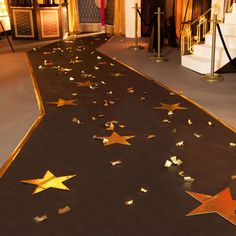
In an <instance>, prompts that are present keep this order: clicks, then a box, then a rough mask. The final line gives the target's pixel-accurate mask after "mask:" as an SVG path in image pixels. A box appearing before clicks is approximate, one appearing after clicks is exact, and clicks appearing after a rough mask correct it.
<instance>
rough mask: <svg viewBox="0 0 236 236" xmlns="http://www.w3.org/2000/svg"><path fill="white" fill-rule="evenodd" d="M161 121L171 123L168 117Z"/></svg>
mask: <svg viewBox="0 0 236 236" xmlns="http://www.w3.org/2000/svg"><path fill="white" fill-rule="evenodd" d="M162 123H168V124H171V121H169V120H168V119H164V120H162Z"/></svg>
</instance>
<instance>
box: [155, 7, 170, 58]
mask: <svg viewBox="0 0 236 236" xmlns="http://www.w3.org/2000/svg"><path fill="white" fill-rule="evenodd" d="M155 14H157V55H155V56H154V57H151V60H153V61H155V62H164V61H167V60H168V59H167V58H166V57H164V56H161V15H162V14H164V13H162V12H161V8H160V7H158V8H157V12H155Z"/></svg>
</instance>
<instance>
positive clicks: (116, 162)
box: [110, 160, 122, 166]
mask: <svg viewBox="0 0 236 236" xmlns="http://www.w3.org/2000/svg"><path fill="white" fill-rule="evenodd" d="M121 163H122V161H120V160H119V161H111V162H110V164H111V165H112V166H117V165H120V164H121Z"/></svg>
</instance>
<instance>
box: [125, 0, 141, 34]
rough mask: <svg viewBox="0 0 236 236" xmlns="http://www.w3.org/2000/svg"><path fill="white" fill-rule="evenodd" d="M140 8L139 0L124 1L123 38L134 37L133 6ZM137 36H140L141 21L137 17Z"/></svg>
mask: <svg viewBox="0 0 236 236" xmlns="http://www.w3.org/2000/svg"><path fill="white" fill-rule="evenodd" d="M135 3H138V5H139V7H140V6H141V0H125V37H127V38H134V37H135V10H134V8H133V7H134V5H135ZM138 36H139V37H140V36H141V19H140V17H139V16H138Z"/></svg>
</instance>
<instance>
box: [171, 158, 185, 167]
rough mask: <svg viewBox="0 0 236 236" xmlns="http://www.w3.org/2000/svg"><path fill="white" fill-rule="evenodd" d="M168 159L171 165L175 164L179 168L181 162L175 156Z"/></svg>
mask: <svg viewBox="0 0 236 236" xmlns="http://www.w3.org/2000/svg"><path fill="white" fill-rule="evenodd" d="M170 159H171V161H172V162H173V164H175V165H177V166H180V165H181V164H182V163H183V161H181V160H180V159H178V158H177V156H172V157H170Z"/></svg>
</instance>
